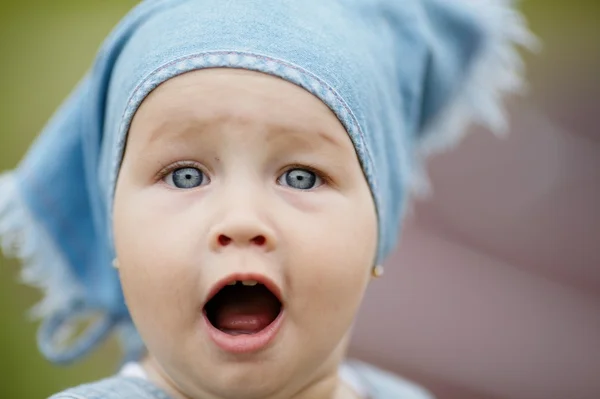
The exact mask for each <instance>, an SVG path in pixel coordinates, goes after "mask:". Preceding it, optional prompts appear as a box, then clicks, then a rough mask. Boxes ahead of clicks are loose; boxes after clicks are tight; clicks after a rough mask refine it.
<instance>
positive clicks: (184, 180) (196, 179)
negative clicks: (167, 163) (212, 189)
mask: <svg viewBox="0 0 600 399" xmlns="http://www.w3.org/2000/svg"><path fill="white" fill-rule="evenodd" d="M205 180H208V179H207V178H206V176H205V175H204V173H203V172H202V171H200V170H199V169H197V168H191V167H187V168H179V169H175V170H174V171H173V172H171V173H169V174H168V175H167V176H166V177H165V183H167V184H169V185H171V186H174V187H177V188H181V189H190V188H195V187H198V186H200V185H202V183H204V181H205Z"/></svg>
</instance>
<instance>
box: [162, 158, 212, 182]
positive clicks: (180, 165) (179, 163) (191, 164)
mask: <svg viewBox="0 0 600 399" xmlns="http://www.w3.org/2000/svg"><path fill="white" fill-rule="evenodd" d="M182 168H196V169H198V170H200V171H201V172H202V173H204V174H207V173H206V170H205V169H204V168H203V167H202V166H201V165H200V164H199V163H197V162H193V161H177V162H175V163H172V164H171V165H168V166H164V167H163V168H162V169H161V170H160V171H159V172H158V173H157V174H156V177H155V180H156V181H161V180H162V179H164V178H165V177H167V175H168V174H169V173H171V172H174V171H176V170H177V169H182Z"/></svg>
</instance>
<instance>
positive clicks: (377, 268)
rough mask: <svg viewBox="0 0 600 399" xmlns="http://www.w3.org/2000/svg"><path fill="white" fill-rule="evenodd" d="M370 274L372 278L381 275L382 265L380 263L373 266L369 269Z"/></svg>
mask: <svg viewBox="0 0 600 399" xmlns="http://www.w3.org/2000/svg"><path fill="white" fill-rule="evenodd" d="M371 275H372V276H373V277H374V278H379V277H381V276H383V266H381V265H375V266H373V269H371Z"/></svg>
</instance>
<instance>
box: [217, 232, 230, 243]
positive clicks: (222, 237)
mask: <svg viewBox="0 0 600 399" xmlns="http://www.w3.org/2000/svg"><path fill="white" fill-rule="evenodd" d="M218 240H219V244H221V245H222V246H227V245H229V243H230V242H231V238H229V237H227V236H226V235H223V234H221V235H220V236H219V238H218Z"/></svg>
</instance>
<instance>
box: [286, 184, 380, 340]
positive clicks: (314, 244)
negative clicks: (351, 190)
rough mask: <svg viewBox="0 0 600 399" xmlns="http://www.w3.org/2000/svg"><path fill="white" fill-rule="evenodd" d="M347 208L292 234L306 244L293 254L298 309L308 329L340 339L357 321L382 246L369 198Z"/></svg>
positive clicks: (292, 274) (309, 222) (292, 281)
mask: <svg viewBox="0 0 600 399" xmlns="http://www.w3.org/2000/svg"><path fill="white" fill-rule="evenodd" d="M367 195H369V194H367ZM344 205H345V206H339V207H337V210H336V211H335V212H333V211H328V212H327V213H326V214H321V215H318V217H315V218H314V219H311V220H305V221H303V222H302V226H303V227H302V228H298V229H295V231H294V233H291V234H296V235H297V237H296V238H295V239H296V240H297V242H301V243H302V244H301V245H300V246H299V247H297V248H296V250H295V251H294V252H295V258H296V259H297V261H296V262H294V267H292V268H291V270H290V278H289V281H290V284H291V286H292V288H293V295H294V300H295V301H296V299H297V302H296V303H294V307H296V308H297V309H298V312H299V315H300V316H301V317H302V319H303V323H306V325H307V326H312V327H311V328H317V329H320V330H323V331H327V330H329V332H331V331H333V330H335V329H338V334H341V333H343V332H345V331H346V330H347V328H348V327H349V326H350V324H351V323H352V320H353V319H354V316H355V313H356V311H357V309H358V306H359V305H360V302H361V300H362V297H363V294H364V291H365V288H366V286H367V283H368V281H369V280H370V271H371V268H372V266H373V260H374V256H375V250H376V244H377V243H376V226H377V222H376V217H375V211H374V208H373V205H372V202H371V201H370V196H368V197H366V199H364V200H363V201H354V202H349V203H346V204H344ZM299 235H302V237H301V238H300V237H298V236H299Z"/></svg>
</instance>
